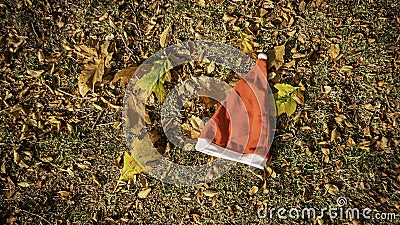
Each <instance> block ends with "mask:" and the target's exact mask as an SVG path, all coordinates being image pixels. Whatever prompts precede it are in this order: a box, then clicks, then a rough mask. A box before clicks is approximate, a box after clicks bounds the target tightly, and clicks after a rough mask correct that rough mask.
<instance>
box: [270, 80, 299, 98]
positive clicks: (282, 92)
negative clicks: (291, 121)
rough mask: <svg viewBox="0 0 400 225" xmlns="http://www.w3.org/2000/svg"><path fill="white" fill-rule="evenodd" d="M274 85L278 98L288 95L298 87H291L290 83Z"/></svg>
mask: <svg viewBox="0 0 400 225" xmlns="http://www.w3.org/2000/svg"><path fill="white" fill-rule="evenodd" d="M274 87H275V88H276V89H278V99H279V98H284V97H287V96H288V95H290V94H292V93H293V92H294V91H295V90H297V89H298V87H293V86H292V85H290V84H279V83H278V84H275V86H274Z"/></svg>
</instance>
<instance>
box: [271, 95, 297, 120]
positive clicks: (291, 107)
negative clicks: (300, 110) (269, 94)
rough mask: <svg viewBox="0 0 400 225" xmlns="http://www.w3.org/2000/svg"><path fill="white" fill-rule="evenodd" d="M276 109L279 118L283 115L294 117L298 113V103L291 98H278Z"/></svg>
mask: <svg viewBox="0 0 400 225" xmlns="http://www.w3.org/2000/svg"><path fill="white" fill-rule="evenodd" d="M275 104H276V108H277V109H278V116H279V115H281V114H282V113H286V114H287V115H288V116H290V115H292V114H293V113H294V112H295V111H296V106H297V103H296V102H295V101H294V100H293V98H292V97H291V96H287V97H285V98H278V99H277V100H275Z"/></svg>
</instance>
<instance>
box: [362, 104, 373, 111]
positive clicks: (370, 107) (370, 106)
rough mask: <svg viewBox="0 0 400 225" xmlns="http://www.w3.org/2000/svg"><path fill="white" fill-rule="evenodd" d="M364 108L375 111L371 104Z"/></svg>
mask: <svg viewBox="0 0 400 225" xmlns="http://www.w3.org/2000/svg"><path fill="white" fill-rule="evenodd" d="M364 108H365V109H367V110H374V106H373V105H372V104H371V103H368V104H365V105H364Z"/></svg>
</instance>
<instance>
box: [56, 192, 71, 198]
mask: <svg viewBox="0 0 400 225" xmlns="http://www.w3.org/2000/svg"><path fill="white" fill-rule="evenodd" d="M57 193H58V194H59V195H60V196H61V197H67V196H69V195H70V194H71V192H69V191H58V192H57Z"/></svg>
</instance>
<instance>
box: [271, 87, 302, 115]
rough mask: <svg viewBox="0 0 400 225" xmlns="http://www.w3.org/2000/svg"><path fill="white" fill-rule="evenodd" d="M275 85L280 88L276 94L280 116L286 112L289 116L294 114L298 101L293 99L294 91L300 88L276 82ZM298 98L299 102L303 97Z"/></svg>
mask: <svg viewBox="0 0 400 225" xmlns="http://www.w3.org/2000/svg"><path fill="white" fill-rule="evenodd" d="M274 87H275V88H276V89H278V93H276V94H274V97H275V104H276V107H277V110H278V116H279V115H281V114H282V113H286V114H287V115H288V116H290V115H292V114H293V113H294V112H295V111H296V106H297V103H296V101H295V100H294V99H293V96H294V95H293V93H294V92H295V91H296V90H297V89H298V87H293V86H292V85H289V84H281V83H278V84H275V86H274ZM300 97H301V96H300ZM296 98H297V99H298V101H299V102H301V99H300V98H299V97H296ZM303 103H304V97H303Z"/></svg>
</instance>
